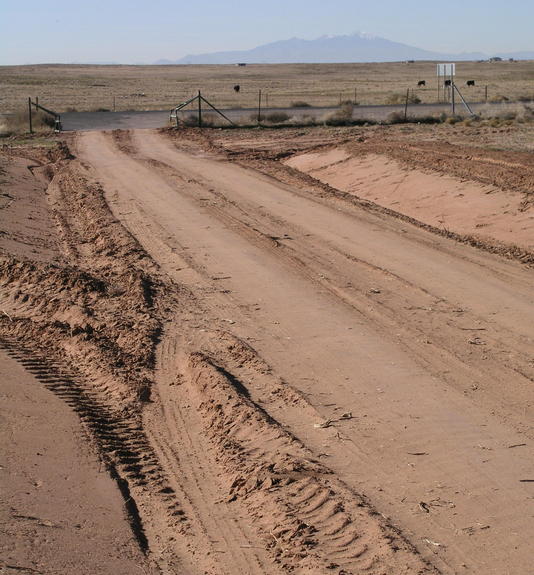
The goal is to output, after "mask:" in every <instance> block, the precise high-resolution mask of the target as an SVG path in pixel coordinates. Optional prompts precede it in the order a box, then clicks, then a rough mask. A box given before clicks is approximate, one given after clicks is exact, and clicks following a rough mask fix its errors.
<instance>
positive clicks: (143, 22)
mask: <svg viewBox="0 0 534 575" xmlns="http://www.w3.org/2000/svg"><path fill="white" fill-rule="evenodd" d="M533 23H534V1H533V0H506V1H502V0H499V1H497V0H448V1H446V2H436V1H432V0H423V1H417V0H365V1H360V0H263V1H259V0H243V1H241V0H233V1H225V0H222V1H215V0H203V1H201V0H188V1H183V2H182V1H180V0H174V1H171V0H149V1H147V0H107V1H104V0H90V1H87V2H84V1H79V0H78V1H76V0H39V1H36V0H24V1H21V0H17V1H13V0H0V65H12V64H30V63H31V64H37V63H45V62H47V63H50V62H57V63H70V62H80V63H83V62H87V63H89V62H118V63H124V64H131V63H152V62H154V61H156V60H159V59H163V58H165V59H169V60H176V59H178V58H181V57H183V56H186V55H188V54H199V53H205V52H215V51H222V50H224V51H226V50H243V49H249V48H254V47H256V46H259V45H261V44H266V43H269V42H274V41H277V40H286V39H288V38H293V37H298V38H305V39H312V38H317V37H319V36H322V35H342V34H352V33H354V32H365V33H368V34H371V35H374V36H380V37H383V38H387V39H388V40H393V41H396V42H403V43H405V44H409V45H411V46H417V47H419V48H424V49H426V50H433V51H439V52H449V53H460V52H473V51H478V52H484V53H486V54H488V55H497V54H498V53H506V52H515V51H527V50H528V51H532V50H534V34H533Z"/></svg>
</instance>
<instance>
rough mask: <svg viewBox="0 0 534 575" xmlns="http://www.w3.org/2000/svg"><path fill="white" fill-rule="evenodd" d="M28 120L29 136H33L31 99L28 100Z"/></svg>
mask: <svg viewBox="0 0 534 575" xmlns="http://www.w3.org/2000/svg"><path fill="white" fill-rule="evenodd" d="M28 113H29V115H28V119H29V121H30V134H33V126H32V99H31V98H28Z"/></svg>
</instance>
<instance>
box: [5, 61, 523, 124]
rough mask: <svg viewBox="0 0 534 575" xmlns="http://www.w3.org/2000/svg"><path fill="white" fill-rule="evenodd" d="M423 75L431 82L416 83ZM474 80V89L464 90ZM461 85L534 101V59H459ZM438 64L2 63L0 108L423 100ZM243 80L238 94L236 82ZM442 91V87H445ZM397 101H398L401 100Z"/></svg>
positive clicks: (480, 97)
mask: <svg viewBox="0 0 534 575" xmlns="http://www.w3.org/2000/svg"><path fill="white" fill-rule="evenodd" d="M421 80H425V82H426V86H424V87H418V82H419V81H421ZM467 80H474V81H475V87H469V88H468V87H467V86H466V82H467ZM456 81H457V83H458V86H459V87H460V88H461V90H462V91H463V92H464V94H465V96H466V98H467V99H468V100H469V101H484V100H485V91H486V88H485V87H486V86H487V87H488V99H489V100H502V99H503V98H507V99H508V100H511V101H515V100H517V99H519V98H526V99H529V100H531V99H534V62H530V61H518V62H494V63H490V62H460V63H458V65H457V78H456ZM437 84H438V82H437V76H436V63H435V62H415V63H413V64H407V63H404V62H399V63H377V64H279V65H247V66H245V67H238V66H230V65H228V66H207V65H206V66H95V65H37V66H4V67H0V85H1V87H2V90H1V92H0V113H9V112H15V111H17V110H19V109H22V108H23V107H24V106H25V105H26V104H27V99H28V97H30V96H31V97H32V98H35V97H39V99H40V101H41V102H42V103H43V105H45V106H49V107H51V108H52V109H53V110H55V111H57V112H65V111H68V110H77V111H90V110H101V109H105V110H113V109H115V110H117V111H120V110H165V109H170V108H172V107H174V106H176V105H177V104H179V103H180V102H183V101H185V100H187V99H188V98H190V97H192V96H194V95H195V94H196V93H197V92H198V90H201V91H202V93H203V95H204V96H205V97H206V98H208V99H209V100H211V101H212V102H213V104H214V105H216V106H219V107H222V108H254V107H255V106H257V102H258V92H259V90H262V93H263V103H264V105H265V106H267V107H280V108H285V107H288V106H291V104H292V103H295V102H306V103H308V104H310V105H312V106H336V105H339V102H340V101H343V100H353V101H354V100H355V101H357V102H359V103H360V104H364V105H373V104H376V105H379V104H386V103H391V99H392V98H393V99H398V98H400V99H401V101H402V98H403V97H404V96H405V95H406V91H407V89H410V90H413V91H414V94H415V96H417V97H418V98H419V99H420V100H421V101H422V102H425V103H433V102H436V101H438V85H437ZM236 85H239V86H240V91H239V93H237V92H235V90H234V86H236ZM441 92H442V90H441ZM397 103H398V102H397Z"/></svg>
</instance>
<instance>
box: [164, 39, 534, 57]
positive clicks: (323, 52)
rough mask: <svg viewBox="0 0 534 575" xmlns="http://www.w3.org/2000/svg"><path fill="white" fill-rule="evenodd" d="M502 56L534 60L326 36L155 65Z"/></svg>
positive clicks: (525, 54)
mask: <svg viewBox="0 0 534 575" xmlns="http://www.w3.org/2000/svg"><path fill="white" fill-rule="evenodd" d="M493 56H499V57H501V58H503V59H508V58H514V59H515V60H531V59H532V60H534V51H533V52H514V53H511V54H483V53H481V52H470V53H462V54H442V53H439V52H431V51H429V50H423V49H421V48H415V47H413V46H408V45H407V44H401V43H399V42H392V41H391V40H386V39H385V38H379V37H376V36H369V35H367V34H352V35H349V36H322V37H320V38H317V39H315V40H302V39H300V38H291V39H290V40H282V41H279V42H272V43H270V44H264V45H262V46H258V47H257V48H253V49H252V50H235V51H230V52H214V53H211V54H197V55H189V56H185V57H184V58H180V59H179V60H174V61H172V60H158V61H157V62H155V64H236V63H244V64H293V63H303V64H305V63H334V62H335V63H345V62H398V61H403V60H486V59H488V57H493Z"/></svg>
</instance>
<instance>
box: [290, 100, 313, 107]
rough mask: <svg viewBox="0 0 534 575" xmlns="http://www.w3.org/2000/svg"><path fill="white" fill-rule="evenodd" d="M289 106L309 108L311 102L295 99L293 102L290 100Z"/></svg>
mask: <svg viewBox="0 0 534 575" xmlns="http://www.w3.org/2000/svg"><path fill="white" fill-rule="evenodd" d="M290 107H291V108H311V104H308V102H304V101H302V100H296V101H295V102H291V104H290Z"/></svg>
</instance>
